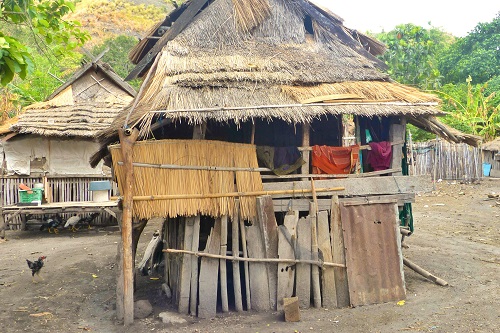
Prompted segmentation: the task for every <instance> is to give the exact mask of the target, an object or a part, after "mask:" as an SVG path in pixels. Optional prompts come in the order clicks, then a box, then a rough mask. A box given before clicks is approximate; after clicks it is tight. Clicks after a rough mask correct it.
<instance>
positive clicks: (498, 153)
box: [481, 138, 500, 177]
mask: <svg viewBox="0 0 500 333" xmlns="http://www.w3.org/2000/svg"><path fill="white" fill-rule="evenodd" d="M481 149H482V150H483V165H484V168H485V171H487V170H489V173H488V174H489V176H491V177H500V138H496V139H495V140H492V141H490V142H486V143H484V144H483V145H481ZM485 164H486V165H485Z"/></svg>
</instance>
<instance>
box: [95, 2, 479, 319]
mask: <svg viewBox="0 0 500 333" xmlns="http://www.w3.org/2000/svg"><path fill="white" fill-rule="evenodd" d="M173 14H175V15H171V16H169V17H167V19H166V20H165V21H164V22H162V23H161V24H160V25H156V26H155V27H154V28H153V29H152V31H151V36H153V37H160V38H159V39H158V38H156V39H150V40H147V41H144V42H141V43H140V44H139V45H138V47H137V48H136V49H135V50H133V52H132V53H131V55H132V57H133V60H134V61H135V62H136V63H137V66H136V68H135V69H134V70H133V71H132V72H131V74H130V75H129V76H128V78H134V77H137V76H144V82H143V84H142V86H141V89H140V91H139V93H138V96H137V97H136V98H135V100H134V102H133V103H132V104H131V105H130V106H128V107H127V108H125V109H124V110H123V112H121V113H120V114H119V115H118V116H117V118H116V119H115V121H114V122H113V124H112V125H111V127H110V128H109V129H107V130H106V131H103V132H101V133H100V134H99V139H100V142H101V144H102V146H101V149H100V150H99V151H98V152H97V153H96V154H94V155H93V157H92V159H91V163H92V165H96V164H97V163H98V162H99V161H101V160H102V159H103V158H105V157H106V156H108V155H109V154H110V153H111V155H112V160H113V168H114V171H115V174H116V177H117V180H118V185H119V186H120V189H121V192H122V193H123V195H124V213H123V214H124V218H123V223H122V228H123V229H122V230H124V232H123V235H124V237H123V258H124V260H123V265H124V267H125V269H124V270H123V274H124V275H125V277H124V278H123V279H120V280H119V282H121V286H120V283H119V290H120V288H123V289H122V290H121V291H122V292H120V291H119V293H118V294H119V295H122V296H123V300H121V299H119V301H118V307H117V309H118V316H119V317H123V318H124V320H125V323H127V322H130V320H132V319H131V318H133V313H132V314H131V312H133V309H131V307H130V305H131V304H132V303H131V299H133V295H131V293H130V290H131V289H132V287H131V279H132V276H131V273H130V269H131V267H132V266H133V261H132V259H131V258H130V255H131V253H132V252H133V250H130V248H129V247H130V246H133V245H132V244H134V243H136V240H137V238H138V237H139V235H140V232H141V230H142V229H141V228H142V227H143V226H142V227H141V223H139V221H141V220H143V221H146V220H147V219H148V218H150V217H153V216H159V217H164V218H166V219H167V223H165V224H164V227H163V229H164V230H163V238H164V243H165V247H166V248H165V250H164V251H166V252H167V253H168V256H167V259H168V260H167V262H166V271H165V279H166V283H167V284H168V286H169V287H170V288H172V289H173V301H174V303H175V304H176V305H177V306H178V308H179V311H180V312H182V313H191V314H193V315H195V314H196V315H198V316H200V317H211V316H214V315H215V311H216V307H217V295H218V294H220V295H221V296H220V299H221V301H220V305H221V308H222V311H228V300H229V304H234V306H235V309H236V310H238V311H241V310H243V309H244V308H245V309H255V310H260V311H266V310H269V309H282V308H283V306H284V303H283V300H284V298H285V297H289V296H292V295H296V296H298V297H299V301H300V306H301V307H304V308H306V307H309V306H310V304H314V306H316V307H320V306H329V307H330V306H331V307H335V306H348V305H361V304H371V303H378V302H385V301H393V300H400V299H403V298H404V297H405V290H404V276H403V274H402V254H401V247H400V241H401V239H400V237H399V224H400V216H402V217H401V220H402V221H403V225H404V227H405V228H410V229H411V228H412V226H411V223H410V222H409V212H411V209H410V210H408V209H406V208H407V207H408V204H410V203H411V202H412V201H413V200H414V195H415V191H418V190H419V189H423V188H422V187H419V186H421V185H422V184H423V183H422V182H421V180H418V179H417V180H416V179H414V178H410V177H404V176H402V174H403V172H404V168H403V166H402V160H403V155H402V154H403V149H402V147H403V145H404V144H405V132H406V130H405V128H406V127H405V126H406V123H407V122H411V123H414V124H416V125H417V126H420V127H424V128H426V129H428V130H430V131H433V132H436V133H439V134H440V135H442V136H444V137H447V138H448V139H449V140H452V141H462V140H464V139H465V138H469V139H471V140H472V141H474V138H471V137H467V136H461V135H457V134H456V133H454V132H452V131H451V130H450V129H449V128H447V127H445V126H443V125H441V124H440V123H439V122H438V121H437V120H436V118H435V116H439V115H441V114H442V112H441V111H440V110H439V109H438V108H437V105H438V103H439V99H437V98H436V97H435V96H433V95H430V94H425V93H423V92H421V91H419V90H417V89H415V88H412V87H408V86H404V85H400V84H398V83H397V82H394V81H392V80H391V79H390V78H389V76H388V75H387V74H385V73H383V72H382V71H381V69H384V68H385V66H384V64H383V63H381V62H380V61H379V60H378V59H377V58H376V57H375V56H376V55H377V54H379V53H380V52H383V50H384V47H383V45H381V44H380V43H378V42H377V41H375V40H373V39H371V38H369V37H367V36H364V35H362V34H359V33H357V32H356V31H355V30H351V29H348V28H346V27H344V26H343V24H342V20H341V19H340V18H339V17H337V16H336V15H334V14H333V13H330V12H329V11H326V10H324V9H322V8H320V7H318V6H316V5H314V4H313V3H312V2H310V1H307V0H294V1H291V0H245V1H243V0H216V1H210V2H208V1H204V0H192V1H188V2H186V5H185V6H181V7H179V8H178V9H176V11H174V13H173ZM172 23H173V24H172ZM151 40H155V41H156V42H151ZM351 123H354V124H355V126H356V130H355V136H356V143H357V145H356V147H347V148H346V147H341V146H342V142H343V141H344V140H343V138H342V133H343V132H344V131H343V128H344V127H346V126H347V125H348V124H351ZM118 134H119V135H120V142H121V145H119V146H118V145H112V146H110V147H109V149H108V145H110V144H113V143H116V142H117V141H118ZM137 138H139V140H140V142H137V143H135V140H136V139H137ZM148 139H155V140H148ZM193 139H194V140H193ZM370 142H375V143H379V144H380V143H381V142H385V143H384V145H386V147H388V148H387V149H389V150H391V152H392V154H391V155H390V157H389V158H388V159H386V161H385V162H387V161H388V163H387V165H386V166H385V168H381V169H380V170H377V169H375V170H374V168H373V164H371V163H368V162H369V161H370V159H369V156H368V150H369V145H368V144H369V143H370ZM320 146H326V147H329V148H328V149H330V148H331V149H330V150H329V151H333V152H334V151H337V150H336V149H338V148H340V149H343V151H345V150H346V149H347V151H348V153H347V155H346V156H347V157H346V158H345V159H346V160H347V165H348V167H347V168H345V167H344V170H343V171H345V172H337V173H335V172H333V173H332V172H330V173H327V174H325V173H322V174H319V172H318V170H317V167H316V166H315V165H314V161H315V158H317V154H316V155H315V151H317V150H316V149H318V148H317V147H320ZM269 147H271V148H273V149H274V150H273V151H274V152H276V151H277V150H278V149H279V150H280V151H283V150H282V149H283V148H286V149H290V150H286V152H287V153H288V152H289V153H290V154H291V156H294V155H293V154H294V153H296V152H297V151H298V152H299V158H298V159H297V160H296V161H293V160H290V159H289V158H288V160H287V162H291V163H284V164H285V166H286V167H287V168H288V169H287V172H283V171H284V170H285V169H286V168H283V164H282V163H280V164H279V165H277V164H278V161H277V160H278V158H277V155H276V153H274V155H273V153H268V155H269V156H270V155H273V156H274V160H273V163H265V162H266V161H264V164H262V160H261V165H259V164H258V162H257V152H258V150H259V149H264V150H265V149H267V148H269ZM294 149H295V150H294ZM359 151H361V152H360V153H358V152H359ZM268 152H269V150H268ZM358 155H359V156H360V158H358ZM287 156H288V155H287ZM387 156H388V155H386V157H387ZM367 158H368V160H367ZM280 159H281V157H280ZM294 160H295V158H294ZM267 162H269V160H267ZM311 162H312V164H311ZM291 166H293V169H291ZM297 166H299V167H297ZM132 170H133V174H132ZM283 173H288V174H285V175H283ZM380 175H391V176H392V177H380ZM262 194H267V195H264V196H261V195H262ZM132 199H133V205H132ZM398 207H399V209H398ZM400 210H401V212H402V213H400V212H399V211H400ZM401 214H402V215H401ZM129 219H132V220H134V223H133V224H131V223H130V220H129ZM373 219H374V220H373ZM245 221H246V222H245ZM374 221H375V222H374ZM377 221H378V222H377ZM356 222H359V223H356ZM131 226H132V229H134V232H132V234H133V235H129V234H128V232H129V231H130V228H131ZM228 230H230V231H229V232H228ZM354 234H356V235H358V237H353V235H354ZM239 235H241V237H240V236H239ZM367 239H370V241H364V240H367ZM375 239H376V241H374V240H375ZM247 240H249V241H248V242H247ZM377 244H383V245H380V246H379V245H377ZM345 248H347V249H348V251H347V255H346V253H344V249H345ZM229 249H231V250H232V251H231V252H228V250H229ZM200 251H203V253H200ZM240 251H241V252H240ZM229 253H231V255H230V254H229ZM320 253H321V255H320ZM200 256H201V257H203V259H201V260H199V257H200ZM210 257H211V258H212V259H210ZM319 258H322V259H321V260H320V259H319ZM219 260H220V262H219ZM239 261H243V262H245V264H242V265H241V267H240V265H239V264H238V262H239ZM248 261H250V263H248ZM311 264H312V265H311ZM318 266H320V267H321V268H322V269H321V272H320V270H318ZM346 267H347V270H346V269H345V268H346ZM228 271H232V274H233V278H232V279H230V281H231V282H230V285H231V284H232V288H230V287H228V279H227V276H228V273H227V272H228ZM374 275H376V276H374ZM294 279H297V280H296V281H298V282H297V283H294ZM348 281H349V283H348ZM240 282H241V283H240ZM320 284H321V286H320ZM219 285H220V287H218V286H219ZM228 290H231V292H228ZM228 293H229V296H228ZM311 295H313V297H311Z"/></svg>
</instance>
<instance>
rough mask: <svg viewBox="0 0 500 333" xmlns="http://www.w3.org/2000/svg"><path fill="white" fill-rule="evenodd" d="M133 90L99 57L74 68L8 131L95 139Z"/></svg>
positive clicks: (122, 106) (128, 99)
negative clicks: (42, 100)
mask: <svg viewBox="0 0 500 333" xmlns="http://www.w3.org/2000/svg"><path fill="white" fill-rule="evenodd" d="M135 95H136V92H135V90H134V88H132V87H131V86H130V85H129V84H128V83H127V82H125V81H123V79H121V78H120V77H119V76H118V75H117V74H116V73H115V72H114V71H113V70H112V69H111V67H110V66H109V65H108V64H106V63H103V62H101V61H100V60H97V61H92V62H89V63H87V64H86V65H85V66H83V67H82V68H81V69H80V70H78V71H77V72H76V73H75V74H74V75H73V76H72V77H71V78H70V79H69V80H68V81H66V82H65V83H64V84H63V85H61V86H60V87H59V88H58V89H56V90H55V91H54V92H53V93H52V94H51V95H50V96H49V97H48V99H47V100H46V101H44V102H40V103H35V104H32V105H30V106H29V107H27V108H26V111H25V113H23V114H22V115H20V116H19V120H18V121H17V123H15V124H13V125H12V126H11V127H10V130H12V131H15V132H18V133H22V134H37V135H42V136H56V137H85V138H95V137H96V135H97V133H99V132H100V131H102V130H104V129H106V128H108V127H109V126H110V124H111V123H112V121H113V120H114V118H115V117H116V116H117V115H118V113H119V112H120V111H121V110H122V109H123V108H124V107H125V106H127V105H128V104H129V103H130V102H131V101H132V99H133V98H134V96H135Z"/></svg>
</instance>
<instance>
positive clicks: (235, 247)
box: [231, 199, 243, 312]
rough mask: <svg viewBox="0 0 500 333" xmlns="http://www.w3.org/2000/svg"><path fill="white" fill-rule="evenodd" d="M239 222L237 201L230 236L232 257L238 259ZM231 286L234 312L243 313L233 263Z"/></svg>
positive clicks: (237, 274) (237, 271)
mask: <svg viewBox="0 0 500 333" xmlns="http://www.w3.org/2000/svg"><path fill="white" fill-rule="evenodd" d="M239 222H240V201H239V200H238V199H237V200H235V203H234V213H233V218H232V221H231V230H232V232H231V236H232V241H231V243H232V250H233V256H235V257H239V253H240V237H239V230H238V228H239ZM233 286H234V288H233V289H234V307H235V308H236V311H238V312H242V311H243V300H242V297H241V277H240V263H239V262H238V261H233Z"/></svg>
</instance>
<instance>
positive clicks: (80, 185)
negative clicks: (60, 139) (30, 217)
mask: <svg viewBox="0 0 500 333" xmlns="http://www.w3.org/2000/svg"><path fill="white" fill-rule="evenodd" d="M98 180H111V179H110V178H109V177H64V178H61V177H57V178H55V177H52V178H51V177H48V178H47V181H48V183H49V187H50V188H51V190H52V201H53V202H69V201H92V193H91V191H89V186H90V182H91V181H98ZM41 182H42V177H1V178H0V189H1V193H2V197H1V202H2V205H3V206H8V205H14V204H16V203H18V202H19V192H18V189H19V184H21V183H23V184H25V185H27V186H29V187H33V185H34V184H36V183H41ZM111 184H112V190H111V195H112V196H113V195H117V194H118V187H117V185H116V183H115V182H111ZM111 221H114V218H112V217H111V215H109V214H108V213H107V212H103V213H102V214H101V215H100V216H99V217H97V218H96V219H95V220H94V222H93V223H94V224H96V225H106V224H109V223H110V222H111ZM113 223H115V222H113ZM20 226H21V220H20V217H19V216H18V217H16V218H15V219H14V221H12V222H11V223H10V228H11V229H18V228H20Z"/></svg>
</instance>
